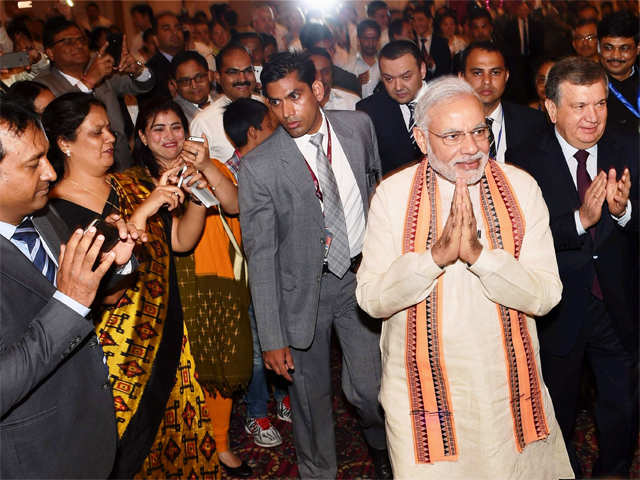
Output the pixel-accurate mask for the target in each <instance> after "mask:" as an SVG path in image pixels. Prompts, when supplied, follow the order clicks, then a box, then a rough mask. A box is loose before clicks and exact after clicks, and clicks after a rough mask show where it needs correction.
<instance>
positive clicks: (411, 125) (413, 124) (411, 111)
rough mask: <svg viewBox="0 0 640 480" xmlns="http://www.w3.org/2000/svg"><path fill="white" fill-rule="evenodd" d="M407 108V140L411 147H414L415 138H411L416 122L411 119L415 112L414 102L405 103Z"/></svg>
mask: <svg viewBox="0 0 640 480" xmlns="http://www.w3.org/2000/svg"><path fill="white" fill-rule="evenodd" d="M407 107H409V139H410V140H411V143H412V144H413V146H415V145H416V138H415V137H414V136H413V127H415V126H416V120H415V118H414V117H413V114H414V112H415V111H416V102H415V101H413V102H409V103H407Z"/></svg>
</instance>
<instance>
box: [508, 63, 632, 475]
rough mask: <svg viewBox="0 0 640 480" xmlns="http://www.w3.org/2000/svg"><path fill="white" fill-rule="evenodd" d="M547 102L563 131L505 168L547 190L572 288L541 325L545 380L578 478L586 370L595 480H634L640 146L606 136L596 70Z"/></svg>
mask: <svg viewBox="0 0 640 480" xmlns="http://www.w3.org/2000/svg"><path fill="white" fill-rule="evenodd" d="M546 96H547V100H546V107H547V111H548V112H549V116H550V118H551V121H552V122H553V123H554V124H555V130H551V129H550V130H549V131H547V132H546V134H545V135H542V136H540V135H537V136H532V137H531V138H530V141H529V143H526V144H523V145H521V148H519V149H517V150H512V149H509V151H508V158H507V161H508V162H510V163H514V164H516V165H518V166H521V167H523V168H525V169H526V170H528V171H529V172H530V173H531V174H532V175H533V176H534V177H535V179H536V180H537V181H538V184H539V185H540V188H541V189H542V194H543V196H544V199H545V201H546V202H547V205H548V207H549V212H550V223H551V231H552V234H553V240H554V243H555V248H556V254H557V259H558V267H559V270H560V278H561V280H562V283H563V285H564V291H563V294H562V300H561V301H560V303H559V304H558V306H557V307H556V308H554V309H553V310H552V311H551V312H550V313H549V314H548V315H547V316H545V317H543V318H541V319H540V320H539V322H538V328H539V334H540V357H541V359H542V372H543V375H544V379H545V382H546V384H547V386H548V387H549V391H550V393H551V398H552V400H553V404H554V408H555V412H556V417H557V419H558V422H559V424H560V427H561V429H562V432H563V435H564V438H565V442H566V444H567V447H568V450H569V455H570V458H571V460H572V466H573V468H574V472H575V473H576V477H580V468H579V465H578V462H577V459H576V456H575V450H574V449H573V448H572V445H571V439H572V434H573V430H574V427H575V423H576V414H577V405H578V395H579V386H580V378H581V372H582V369H583V366H584V364H585V360H586V361H588V363H589V365H590V367H591V370H592V371H593V374H594V378H595V382H596V391H597V393H596V406H595V417H596V424H597V428H598V433H597V436H598V445H599V451H600V454H599V458H598V461H597V462H596V465H595V467H594V475H606V476H616V477H617V476H628V470H629V467H630V464H631V459H632V456H633V451H634V447H635V445H637V438H636V437H635V435H634V432H635V431H636V426H637V425H636V420H635V419H636V411H635V409H636V407H635V405H636V402H635V389H636V383H637V382H636V380H635V375H634V373H633V372H634V371H635V367H634V364H635V363H636V361H635V360H634V356H635V354H636V352H637V347H638V345H637V338H638V336H637V323H638V317H637V314H638V292H637V287H638V285H637V272H636V269H637V268H638V255H637V249H636V247H637V245H636V242H637V232H638V202H637V200H638V195H637V180H638V158H639V153H638V143H637V142H636V141H633V140H632V139H631V138H628V137H624V136H622V135H621V134H619V133H617V132H616V131H613V130H611V129H607V131H606V132H605V126H606V121H607V77H606V74H605V72H604V70H603V69H602V67H601V66H600V65H598V64H597V63H595V62H593V61H592V60H589V59H586V58H582V57H568V58H566V59H564V60H561V61H560V62H558V63H556V64H555V66H554V67H553V68H552V69H551V71H550V72H549V77H548V79H547V85H546ZM632 187H633V188H632Z"/></svg>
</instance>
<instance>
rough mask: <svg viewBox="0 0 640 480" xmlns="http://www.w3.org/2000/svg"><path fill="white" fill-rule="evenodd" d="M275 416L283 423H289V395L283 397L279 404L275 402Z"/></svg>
mask: <svg viewBox="0 0 640 480" xmlns="http://www.w3.org/2000/svg"><path fill="white" fill-rule="evenodd" d="M277 403H278V404H277V406H276V415H277V416H278V418H279V419H280V420H282V421H283V422H288V423H291V403H290V400H289V395H287V396H286V397H284V398H283V399H282V401H281V402H277Z"/></svg>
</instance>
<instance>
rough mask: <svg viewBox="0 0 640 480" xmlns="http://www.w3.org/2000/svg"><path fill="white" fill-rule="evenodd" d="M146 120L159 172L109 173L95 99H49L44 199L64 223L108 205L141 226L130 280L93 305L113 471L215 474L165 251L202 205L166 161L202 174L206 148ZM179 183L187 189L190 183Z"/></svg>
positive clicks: (177, 244)
mask: <svg viewBox="0 0 640 480" xmlns="http://www.w3.org/2000/svg"><path fill="white" fill-rule="evenodd" d="M142 113H143V112H141V114H142ZM152 122H153V125H154V126H153V128H152V130H153V133H152V136H153V137H154V139H159V144H160V145H161V146H162V148H163V149H164V152H165V153H166V155H165V157H163V158H162V159H159V161H158V163H157V171H155V172H154V173H155V174H156V175H157V174H160V175H159V177H160V178H159V179H158V180H155V179H154V175H152V174H151V172H149V171H148V170H147V169H146V168H144V167H134V168H132V169H129V170H127V171H126V172H125V173H116V174H112V175H109V174H108V173H107V172H108V170H109V169H110V168H111V166H112V164H113V145H114V141H115V138H114V136H113V134H112V133H111V131H110V130H109V123H108V118H107V115H106V111H105V109H104V106H103V105H102V104H101V103H100V102H99V101H97V100H96V99H95V98H94V97H92V96H91V95H87V94H81V93H71V94H66V95H63V96H61V97H59V98H58V99H56V100H54V101H53V102H52V103H51V104H50V105H49V107H48V109H47V110H46V111H45V113H44V115H43V123H44V125H45V129H46V131H47V135H48V138H49V140H50V142H51V143H50V150H49V158H50V160H51V162H52V164H53V165H54V168H56V170H57V173H58V178H59V179H60V180H59V182H58V184H56V186H55V188H54V190H53V192H52V196H53V197H55V198H54V200H53V201H54V202H55V204H56V205H57V206H58V208H59V209H60V210H59V211H60V212H61V214H62V215H63V217H64V218H65V220H66V221H67V223H69V225H74V224H82V225H84V224H86V223H88V221H90V220H91V219H92V218H96V217H100V216H104V215H106V214H109V213H111V212H113V211H117V212H119V213H120V214H121V215H123V216H124V217H125V218H127V219H128V221H129V222H130V223H133V224H135V225H136V226H137V227H138V228H140V229H145V228H146V231H147V235H148V237H149V240H148V242H147V243H145V244H143V245H139V246H138V248H137V249H136V251H135V254H136V257H137V259H138V262H139V266H138V269H137V272H136V275H133V276H132V277H134V281H133V282H132V283H130V284H128V285H124V286H123V288H124V290H121V292H122V293H120V292H118V293H117V299H114V298H113V296H112V297H109V298H110V299H111V301H112V302H115V303H114V304H113V305H109V306H106V307H104V306H103V307H102V308H100V309H98V308H96V307H94V311H96V310H100V311H101V312H100V313H99V314H98V315H96V317H95V321H96V330H97V332H98V337H99V338H100V342H101V344H102V347H103V350H104V352H105V357H106V362H107V365H108V367H109V376H110V381H111V385H112V391H113V396H114V407H115V414H116V417H117V426H118V435H119V445H118V453H117V457H116V463H115V466H114V469H113V472H112V476H113V477H115V478H133V477H139V478H169V477H180V478H182V477H194V478H195V477H197V478H205V477H206V478H219V472H218V470H219V468H218V461H217V455H216V451H215V442H214V440H213V437H212V434H211V421H210V419H209V417H208V415H207V414H206V409H205V408H203V405H204V395H203V391H202V389H201V387H200V386H199V384H198V383H197V381H196V380H195V377H194V360H193V357H192V355H191V350H190V344H189V340H188V332H187V330H186V329H185V328H184V326H183V320H182V309H181V305H180V298H179V294H178V285H177V280H176V273H175V268H174V264H173V254H172V250H175V251H187V250H190V249H192V248H193V246H194V245H195V244H196V242H197V240H198V238H199V236H200V234H201V232H202V228H203V226H204V219H205V211H206V209H205V208H204V207H202V206H199V205H196V204H195V203H194V202H191V201H189V202H185V201H184V200H185V192H184V191H183V190H182V189H181V188H178V187H177V186H176V185H175V184H173V183H175V181H176V180H177V178H176V173H177V170H179V168H180V167H179V166H177V167H176V166H175V165H174V163H177V162H176V161H175V158H176V157H179V158H180V163H184V162H186V163H188V164H189V165H190V170H189V173H192V174H194V175H195V177H194V180H195V181H201V180H202V176H201V175H200V174H199V173H197V172H196V171H195V169H194V168H193V167H195V168H197V167H198V166H199V165H200V164H203V163H204V162H205V159H206V161H208V158H207V157H208V155H207V152H208V150H207V146H206V144H198V143H195V142H186V141H185V140H184V136H185V131H186V120H185V119H184V118H180V119H179V120H178V122H177V123H176V122H171V123H166V122H165V123H163V122H164V119H163V118H162V116H161V115H157V116H155V117H154V118H153V120H152ZM183 147H184V148H183ZM171 152H173V153H176V152H177V154H175V155H174V154H172V153H171ZM170 160H171V161H170ZM172 167H174V168H172ZM207 180H208V181H214V182H215V183H216V184H217V185H219V195H218V196H219V198H220V200H221V202H223V205H224V204H226V202H227V201H228V199H229V198H230V195H229V192H232V191H234V190H235V186H234V185H233V184H232V183H231V182H228V183H224V180H226V179H224V178H222V177H219V176H214V177H213V178H207ZM187 183H189V184H190V185H194V183H195V182H194V181H190V182H187ZM183 188H184V189H185V190H187V191H188V190H189V185H183Z"/></svg>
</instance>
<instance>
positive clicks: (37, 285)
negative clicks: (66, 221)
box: [0, 235, 59, 294]
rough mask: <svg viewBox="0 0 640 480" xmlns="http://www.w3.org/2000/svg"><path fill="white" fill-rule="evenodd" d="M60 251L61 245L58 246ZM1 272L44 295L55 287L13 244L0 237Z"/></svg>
mask: <svg viewBox="0 0 640 480" xmlns="http://www.w3.org/2000/svg"><path fill="white" fill-rule="evenodd" d="M58 250H59V245H58ZM0 259H1V260H0V265H2V267H1V268H0V270H1V271H2V273H3V274H5V275H7V276H8V277H11V278H13V279H14V280H15V281H16V282H19V283H20V284H22V285H24V286H25V288H28V289H29V290H33V291H35V292H38V293H40V294H42V292H47V294H48V292H51V291H53V290H54V289H55V287H54V286H53V285H52V284H51V283H50V282H49V280H47V278H46V277H45V276H44V275H43V274H42V272H40V271H39V270H38V269H37V268H36V267H35V265H34V264H33V263H32V262H31V261H30V260H29V259H28V258H27V257H25V256H24V254H23V253H22V252H21V251H20V250H18V247H16V246H15V245H14V244H13V243H11V242H10V241H9V240H7V239H6V238H4V237H3V236H2V235H0Z"/></svg>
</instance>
